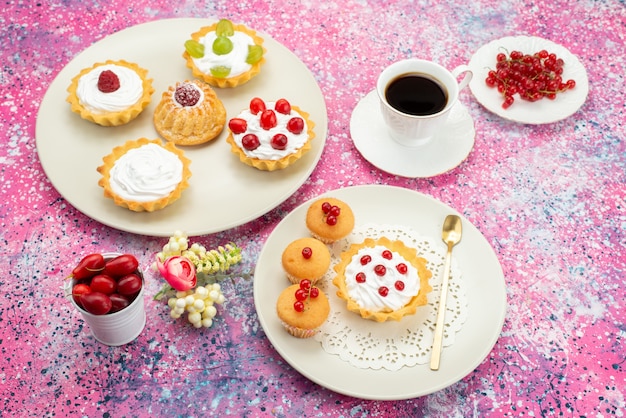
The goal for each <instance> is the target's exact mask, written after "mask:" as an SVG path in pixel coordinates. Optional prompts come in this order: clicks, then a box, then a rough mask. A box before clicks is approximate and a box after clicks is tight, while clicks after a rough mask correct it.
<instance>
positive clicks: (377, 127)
mask: <svg viewBox="0 0 626 418" xmlns="http://www.w3.org/2000/svg"><path fill="white" fill-rule="evenodd" d="M350 134H351V135H352V141H353V142H354V145H355V147H356V149H357V150H359V152H360V153H361V155H363V158H365V159H366V160H367V161H369V162H370V163H372V165H374V166H375V167H377V168H379V169H381V170H383V171H385V172H387V173H390V174H395V175H397V176H402V177H409V178H418V177H422V178H423V177H433V176H436V175H439V174H443V173H445V172H446V171H450V170H452V169H453V168H454V167H456V166H458V165H459V164H461V163H462V162H463V161H464V160H465V159H466V158H467V156H468V155H469V153H470V151H471V150H472V148H473V147H474V137H475V134H476V131H475V129H474V121H473V120H472V117H471V116H470V114H469V112H468V111H467V109H466V108H465V106H463V104H462V103H461V102H457V104H456V105H454V107H453V108H452V110H451V111H450V115H449V116H448V120H447V121H446V124H445V125H444V127H443V128H442V129H441V131H439V132H438V133H437V134H436V136H435V137H433V138H432V139H431V140H430V141H428V142H426V143H425V144H422V145H419V146H415V147H407V146H405V145H402V144H400V143H398V142H396V141H394V140H393V139H392V138H391V137H390V136H389V133H388V132H387V127H386V126H385V122H384V121H383V117H382V114H381V112H380V104H379V99H378V95H377V94H376V90H374V91H371V92H370V93H368V94H367V95H366V96H365V97H364V98H363V99H361V100H360V101H359V103H357V105H356V107H355V108H354V111H353V112H352V117H351V118H350Z"/></svg>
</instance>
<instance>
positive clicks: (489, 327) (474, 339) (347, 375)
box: [254, 185, 506, 400]
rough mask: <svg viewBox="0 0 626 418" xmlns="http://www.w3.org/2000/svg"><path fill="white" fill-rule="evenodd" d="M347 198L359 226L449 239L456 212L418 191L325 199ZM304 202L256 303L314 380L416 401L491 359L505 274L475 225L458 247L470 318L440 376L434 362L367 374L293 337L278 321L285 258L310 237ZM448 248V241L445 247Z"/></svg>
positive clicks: (293, 361) (262, 276) (279, 239)
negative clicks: (446, 226)
mask: <svg viewBox="0 0 626 418" xmlns="http://www.w3.org/2000/svg"><path fill="white" fill-rule="evenodd" d="M324 195H326V196H333V197H336V198H339V199H341V200H344V201H345V202H347V203H348V204H350V205H351V207H352V209H353V210H354V213H355V217H356V222H358V223H381V224H385V223H392V224H394V225H395V224H398V225H406V226H407V227H409V228H413V229H414V230H415V231H418V232H419V233H421V234H422V235H424V236H432V237H439V236H441V227H442V225H443V220H444V218H445V217H446V215H448V214H450V213H456V214H458V213H457V212H456V211H455V210H453V209H452V208H450V207H448V206H446V205H444V204H443V203H441V202H438V201H436V200H434V199H433V198H430V197H428V196H425V195H422V194H420V193H418V192H415V191H412V190H407V189H403V188H399V187H390V186H380V185H368V186H356V187H350V188H345V189H339V190H333V191H330V192H328V193H325V194H324ZM308 206H309V203H308V202H307V203H304V204H302V205H301V206H299V207H298V208H296V209H295V210H294V211H293V212H291V213H290V214H289V215H287V216H286V217H285V218H284V219H283V220H282V221H281V222H280V223H279V224H278V226H276V228H275V229H274V231H273V232H272V233H271V234H270V236H269V237H268V239H267V242H266V243H265V246H264V247H263V250H262V251H261V254H260V255H259V259H258V262H257V266H256V271H255V278H254V302H255V306H256V310H257V313H258V316H259V321H260V322H261V326H262V327H263V329H264V330H265V333H266V335H267V337H268V338H269V340H270V341H271V343H272V345H273V346H274V348H275V349H276V351H277V352H278V353H279V354H280V355H281V356H282V357H283V358H284V359H285V361H287V362H288V363H289V364H290V365H291V366H293V367H294V368H295V369H296V370H298V371H299V372H300V373H302V374H303V375H304V376H306V377H307V378H309V379H310V380H312V381H314V382H316V383H317V384H319V385H321V386H324V387H326V388H328V389H330V390H333V391H335V392H338V393H342V394H345V395H349V396H353V397H357V398H363V399H375V400H398V399H408V398H415V397H418V396H423V395H427V394H430V393H432V392H436V391H438V390H441V389H443V388H445V387H447V386H450V385H452V384H454V383H455V382H458V381H459V380H461V379H462V378H464V377H465V376H466V375H468V374H469V373H470V372H471V371H472V370H474V369H475V368H476V367H477V366H478V365H479V364H480V363H481V362H482V361H483V360H484V359H485V357H487V355H488V354H489V352H490V351H491V349H492V348H493V346H494V344H495V343H496V340H497V339H498V337H499V335H500V331H501V329H502V325H503V323H504V317H505V314H506V291H505V283H504V276H503V273H502V268H501V267H500V263H499V262H498V259H497V257H496V255H495V253H494V251H493V249H492V248H491V246H490V245H489V243H488V242H487V240H486V239H485V237H484V236H483V235H482V234H481V233H480V232H479V231H478V230H477V229H476V227H474V226H473V225H472V224H471V223H470V222H469V221H468V220H467V219H465V218H463V217H462V220H463V239H462V241H461V243H460V244H458V245H457V246H456V247H455V249H454V254H455V258H456V260H457V262H458V264H459V268H461V269H462V271H463V277H464V280H465V281H466V286H465V288H466V289H467V290H466V291H467V300H468V318H467V320H466V322H465V324H464V325H463V328H462V329H461V331H460V332H459V333H458V334H457V336H456V338H457V339H456V341H455V343H454V344H453V345H452V346H450V347H445V348H444V350H443V354H442V364H441V368H440V369H439V371H436V372H435V371H432V370H430V368H429V366H428V364H424V365H419V366H415V367H405V368H402V369H400V370H398V371H388V370H384V369H382V370H372V369H359V368H355V367H353V366H351V365H350V364H349V363H347V362H344V361H342V360H341V359H340V358H339V356H336V355H331V354H328V353H327V352H325V351H324V350H323V349H322V347H321V344H320V343H319V342H317V341H315V340H314V339H298V338H294V337H292V336H291V335H289V334H288V333H287V332H286V331H285V330H284V329H283V327H282V325H281V323H280V321H279V319H278V317H277V316H276V300H277V298H278V295H279V294H280V292H281V291H282V290H283V289H284V288H285V287H286V286H287V285H288V284H289V283H288V280H287V278H286V277H285V275H284V272H283V270H282V267H281V261H280V254H281V253H282V251H283V249H284V248H285V246H286V245H287V244H288V243H289V242H291V241H292V240H294V239H296V238H300V237H304V236H308V231H307V229H306V226H305V215H306V211H307V209H308ZM442 245H444V244H443V242H442Z"/></svg>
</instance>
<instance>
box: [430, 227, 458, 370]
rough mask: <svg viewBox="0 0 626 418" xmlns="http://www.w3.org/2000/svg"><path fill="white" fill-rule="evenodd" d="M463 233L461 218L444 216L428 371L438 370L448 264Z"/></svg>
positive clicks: (448, 277) (448, 272)
mask: <svg viewBox="0 0 626 418" xmlns="http://www.w3.org/2000/svg"><path fill="white" fill-rule="evenodd" d="M462 231H463V228H462V225H461V218H459V217H458V216H456V215H448V216H446V219H445V221H443V229H442V231H441V239H442V240H443V242H445V243H446V245H447V246H448V252H447V253H446V261H445V264H444V267H443V269H444V270H443V281H442V282H441V297H440V299H439V308H438V311H437V323H436V325H435V338H434V340H433V350H432V352H431V356H430V369H431V370H439V362H440V360H441V347H442V344H443V324H444V319H445V316H446V299H448V281H449V280H450V263H451V261H452V247H454V246H455V245H456V244H458V243H459V241H461V233H462Z"/></svg>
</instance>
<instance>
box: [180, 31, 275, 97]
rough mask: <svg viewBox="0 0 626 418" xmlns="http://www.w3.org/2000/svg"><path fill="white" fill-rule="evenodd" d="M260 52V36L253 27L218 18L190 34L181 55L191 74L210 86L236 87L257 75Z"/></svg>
mask: <svg viewBox="0 0 626 418" xmlns="http://www.w3.org/2000/svg"><path fill="white" fill-rule="evenodd" d="M264 55H265V48H264V47H263V38H261V37H260V36H258V35H257V33H256V32H255V31H254V30H252V29H250V28H248V27H246V26H244V25H235V24H233V23H232V22H231V21H230V20H228V19H221V20H220V21H218V22H216V23H214V24H212V25H210V26H205V27H203V28H200V30H198V31H197V32H195V33H193V34H192V35H191V39H188V40H187V41H186V42H185V52H184V53H183V58H185V60H186V62H187V67H188V68H189V69H191V72H192V73H193V75H194V77H197V78H199V79H201V80H204V81H205V82H207V83H209V84H210V85H212V86H217V87H237V86H240V85H242V84H244V83H247V82H248V81H250V79H251V78H252V77H254V76H256V75H257V74H259V72H260V71H261V66H262V65H263V63H264V62H265V58H264Z"/></svg>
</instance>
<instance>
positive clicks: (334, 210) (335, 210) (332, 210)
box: [328, 206, 341, 216]
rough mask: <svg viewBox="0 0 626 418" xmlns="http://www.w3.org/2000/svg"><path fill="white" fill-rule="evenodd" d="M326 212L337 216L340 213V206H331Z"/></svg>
mask: <svg viewBox="0 0 626 418" xmlns="http://www.w3.org/2000/svg"><path fill="white" fill-rule="evenodd" d="M328 213H329V214H330V215H333V216H339V215H341V208H339V206H331V207H330V211H328Z"/></svg>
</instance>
